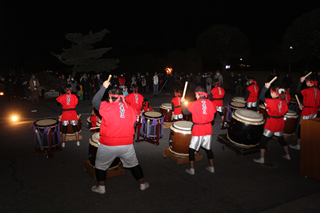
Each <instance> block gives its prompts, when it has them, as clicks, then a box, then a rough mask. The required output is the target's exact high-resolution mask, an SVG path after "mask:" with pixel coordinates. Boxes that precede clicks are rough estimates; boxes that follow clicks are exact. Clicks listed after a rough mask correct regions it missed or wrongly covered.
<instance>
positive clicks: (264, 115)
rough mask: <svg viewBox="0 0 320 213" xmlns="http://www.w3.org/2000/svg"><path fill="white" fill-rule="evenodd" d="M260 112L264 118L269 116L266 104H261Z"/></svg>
mask: <svg viewBox="0 0 320 213" xmlns="http://www.w3.org/2000/svg"><path fill="white" fill-rule="evenodd" d="M258 113H261V115H262V116H263V118H264V119H266V118H267V116H268V114H267V111H266V107H265V106H264V104H260V105H259V111H258Z"/></svg>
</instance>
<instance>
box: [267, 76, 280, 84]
mask: <svg viewBox="0 0 320 213" xmlns="http://www.w3.org/2000/svg"><path fill="white" fill-rule="evenodd" d="M277 78H278V77H277V76H276V77H274V78H273V79H272V80H271V81H270V82H269V84H272V82H274V81H275V80H276V79H277Z"/></svg>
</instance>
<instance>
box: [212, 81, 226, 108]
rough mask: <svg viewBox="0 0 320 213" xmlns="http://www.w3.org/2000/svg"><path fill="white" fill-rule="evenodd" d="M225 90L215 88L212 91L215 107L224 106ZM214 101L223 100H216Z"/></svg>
mask: <svg viewBox="0 0 320 213" xmlns="http://www.w3.org/2000/svg"><path fill="white" fill-rule="evenodd" d="M225 93H226V92H225V90H224V89H223V88H222V87H219V86H217V87H214V88H213V89H212V90H211V94H212V99H213V100H212V102H213V103H214V105H216V106H217V107H220V106H223V97H224V94H225ZM214 99H221V100H214Z"/></svg>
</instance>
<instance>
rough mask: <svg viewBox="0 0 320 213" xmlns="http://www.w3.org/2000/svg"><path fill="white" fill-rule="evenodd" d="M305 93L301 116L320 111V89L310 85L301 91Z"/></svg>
mask: <svg viewBox="0 0 320 213" xmlns="http://www.w3.org/2000/svg"><path fill="white" fill-rule="evenodd" d="M301 94H302V95H303V106H304V107H303V109H302V112H301V116H308V115H312V114H317V113H318V107H319V106H320V90H319V89H318V88H317V87H309V88H307V89H304V90H302V91H301Z"/></svg>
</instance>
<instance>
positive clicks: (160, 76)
mask: <svg viewBox="0 0 320 213" xmlns="http://www.w3.org/2000/svg"><path fill="white" fill-rule="evenodd" d="M158 78H159V88H158V89H160V90H161V88H162V85H163V76H162V73H159V74H158Z"/></svg>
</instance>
